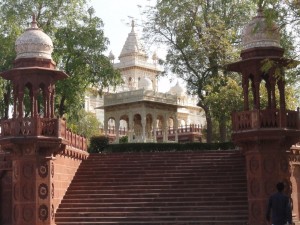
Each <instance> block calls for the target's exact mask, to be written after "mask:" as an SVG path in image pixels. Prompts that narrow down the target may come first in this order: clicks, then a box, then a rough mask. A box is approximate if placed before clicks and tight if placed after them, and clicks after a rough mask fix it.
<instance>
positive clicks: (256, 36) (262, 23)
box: [242, 9, 281, 50]
mask: <svg viewBox="0 0 300 225" xmlns="http://www.w3.org/2000/svg"><path fill="white" fill-rule="evenodd" d="M257 47H278V48H281V46H280V33H279V28H278V26H277V25H276V24H275V23H271V24H268V22H267V21H266V18H265V17H264V15H263V12H262V9H259V10H258V11H257V16H256V17H254V18H253V19H252V20H251V21H250V23H249V24H248V25H246V26H245V28H244V29H243V33H242V49H243V50H246V49H250V48H257Z"/></svg>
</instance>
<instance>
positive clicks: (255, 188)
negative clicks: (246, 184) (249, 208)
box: [250, 178, 260, 197]
mask: <svg viewBox="0 0 300 225" xmlns="http://www.w3.org/2000/svg"><path fill="white" fill-rule="evenodd" d="M250 193H251V195H252V196H253V197H256V196H258V195H259V193H260V187H259V182H258V180H257V179H256V178H253V179H252V180H251V181H250Z"/></svg>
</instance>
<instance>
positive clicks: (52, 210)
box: [51, 204, 55, 220]
mask: <svg viewBox="0 0 300 225" xmlns="http://www.w3.org/2000/svg"><path fill="white" fill-rule="evenodd" d="M54 215H55V212H54V205H53V204H52V205H51V219H52V220H54Z"/></svg>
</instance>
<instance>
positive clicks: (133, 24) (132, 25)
mask: <svg viewBox="0 0 300 225" xmlns="http://www.w3.org/2000/svg"><path fill="white" fill-rule="evenodd" d="M134 26H135V23H134V20H132V21H131V28H132V29H131V31H134Z"/></svg>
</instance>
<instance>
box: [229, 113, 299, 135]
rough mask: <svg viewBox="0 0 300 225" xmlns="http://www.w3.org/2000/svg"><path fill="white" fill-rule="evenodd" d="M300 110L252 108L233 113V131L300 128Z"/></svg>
mask: <svg viewBox="0 0 300 225" xmlns="http://www.w3.org/2000/svg"><path fill="white" fill-rule="evenodd" d="M299 116H300V114H299V111H291V110H286V111H280V110H278V109H277V110H270V109H265V110H251V111H242V112H234V113H232V121H233V123H232V126H233V131H234V132H238V131H243V130H250V129H260V128H288V129H299V128H300V126H299V125H300V123H299V122H300V120H299V118H300V117H299Z"/></svg>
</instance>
